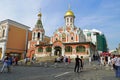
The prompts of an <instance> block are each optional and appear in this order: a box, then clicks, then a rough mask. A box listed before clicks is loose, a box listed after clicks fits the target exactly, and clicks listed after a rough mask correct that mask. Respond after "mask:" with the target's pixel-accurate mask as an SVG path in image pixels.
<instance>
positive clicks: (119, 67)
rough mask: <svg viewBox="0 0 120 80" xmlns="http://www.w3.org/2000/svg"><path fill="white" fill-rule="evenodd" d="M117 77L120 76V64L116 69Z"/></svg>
mask: <svg viewBox="0 0 120 80" xmlns="http://www.w3.org/2000/svg"><path fill="white" fill-rule="evenodd" d="M116 77H119V78H120V66H117V69H116Z"/></svg>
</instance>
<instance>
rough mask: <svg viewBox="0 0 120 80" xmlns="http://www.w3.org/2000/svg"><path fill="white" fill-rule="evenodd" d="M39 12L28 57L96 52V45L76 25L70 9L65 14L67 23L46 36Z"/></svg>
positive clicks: (85, 54) (29, 45)
mask: <svg viewBox="0 0 120 80" xmlns="http://www.w3.org/2000/svg"><path fill="white" fill-rule="evenodd" d="M41 16H42V15H41V13H39V14H38V20H37V23H36V25H35V27H34V29H33V30H32V40H31V41H29V44H28V53H27V56H28V57H30V58H31V57H33V56H34V55H35V56H37V57H43V56H64V55H66V56H71V57H76V55H79V56H83V57H88V56H91V55H92V54H95V53H96V48H95V47H96V46H95V45H94V44H93V43H92V42H90V41H86V38H85V35H84V34H83V31H82V30H81V29H80V28H78V27H76V26H75V24H74V22H75V20H74V19H75V15H74V13H73V12H72V11H71V10H68V11H67V12H66V13H65V15H64V20H65V25H64V26H62V27H60V28H58V29H57V30H56V31H55V32H54V34H53V36H52V37H46V36H45V30H44V27H43V25H42V21H41Z"/></svg>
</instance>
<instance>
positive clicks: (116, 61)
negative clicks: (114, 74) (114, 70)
mask: <svg viewBox="0 0 120 80" xmlns="http://www.w3.org/2000/svg"><path fill="white" fill-rule="evenodd" d="M114 61H115V65H116V66H120V57H119V58H115V59H114Z"/></svg>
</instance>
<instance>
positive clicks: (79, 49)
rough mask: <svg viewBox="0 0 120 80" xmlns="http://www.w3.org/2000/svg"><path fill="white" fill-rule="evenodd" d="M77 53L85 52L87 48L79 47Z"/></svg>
mask: <svg viewBox="0 0 120 80" xmlns="http://www.w3.org/2000/svg"><path fill="white" fill-rule="evenodd" d="M76 52H85V47H84V46H77V47H76Z"/></svg>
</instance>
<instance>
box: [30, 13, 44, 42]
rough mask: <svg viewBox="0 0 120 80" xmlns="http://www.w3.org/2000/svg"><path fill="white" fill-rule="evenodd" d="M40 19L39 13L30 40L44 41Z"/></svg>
mask: <svg viewBox="0 0 120 80" xmlns="http://www.w3.org/2000/svg"><path fill="white" fill-rule="evenodd" d="M41 17H42V14H41V13H40V12H39V14H38V20H37V22H36V25H35V27H34V29H33V30H32V40H37V41H43V39H44V35H45V30H44V28H43V25H42V21H41Z"/></svg>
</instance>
